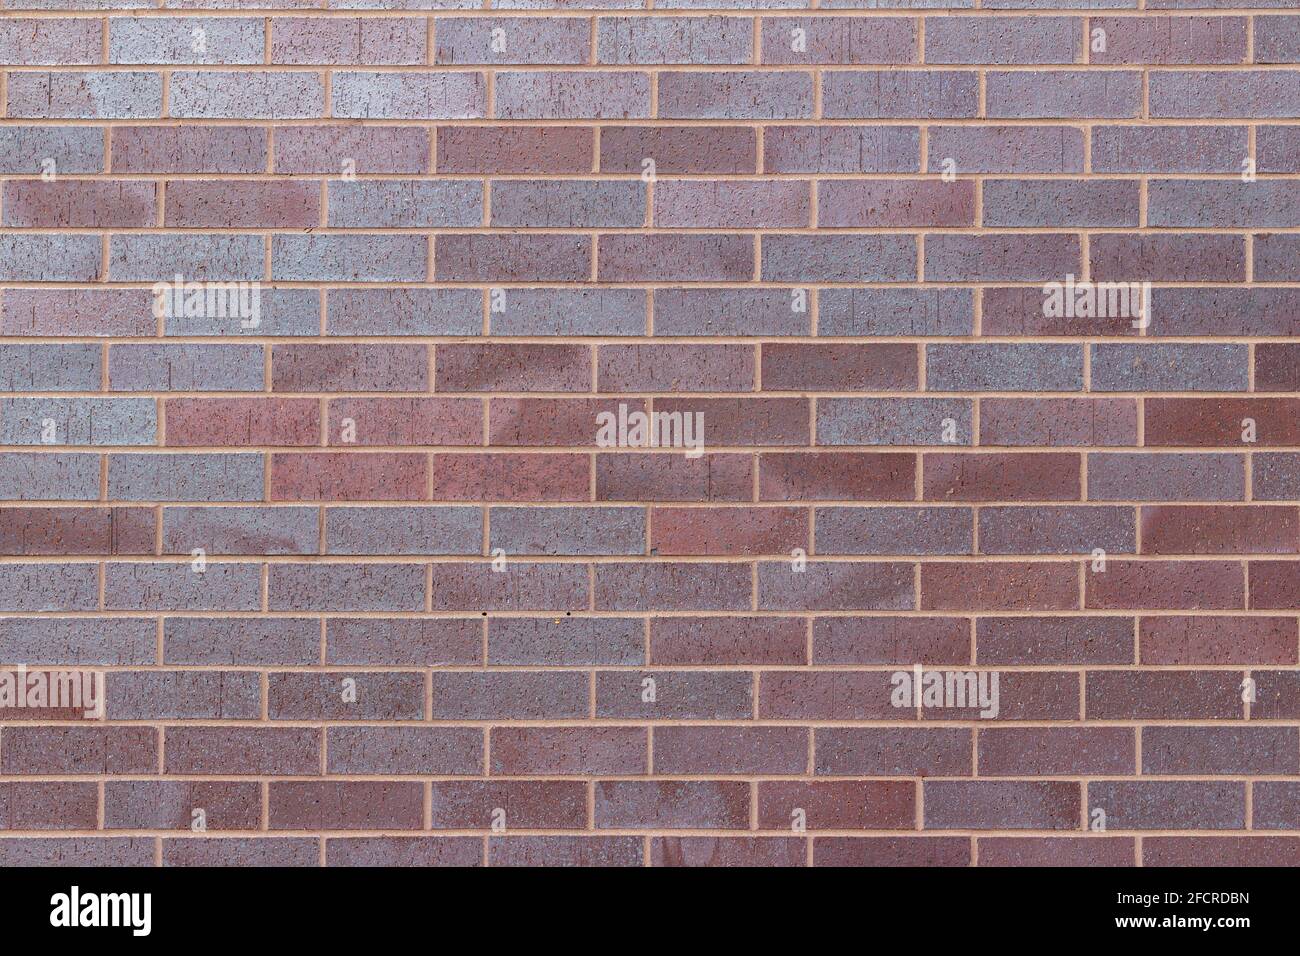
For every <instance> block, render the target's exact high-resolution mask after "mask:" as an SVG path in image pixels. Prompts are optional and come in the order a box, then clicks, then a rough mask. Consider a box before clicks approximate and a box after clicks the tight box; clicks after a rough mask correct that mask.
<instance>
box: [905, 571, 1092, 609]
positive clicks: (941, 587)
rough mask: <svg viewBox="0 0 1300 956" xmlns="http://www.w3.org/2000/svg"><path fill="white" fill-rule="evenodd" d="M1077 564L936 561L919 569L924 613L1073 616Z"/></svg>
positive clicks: (1075, 597)
mask: <svg viewBox="0 0 1300 956" xmlns="http://www.w3.org/2000/svg"><path fill="white" fill-rule="evenodd" d="M1078 591H1079V583H1078V571H1077V570H1076V568H1075V566H1074V564H1073V563H1057V562H1053V563H1051V564H1033V563H1028V562H1012V561H1000V562H985V563H970V564H958V563H955V562H946V561H936V562H932V563H926V564H922V565H921V610H926V611H950V610H961V609H973V610H990V611H999V610H1002V611H1012V610H1015V611H1070V610H1074V609H1075V608H1077V607H1078V606H1079V595H1078Z"/></svg>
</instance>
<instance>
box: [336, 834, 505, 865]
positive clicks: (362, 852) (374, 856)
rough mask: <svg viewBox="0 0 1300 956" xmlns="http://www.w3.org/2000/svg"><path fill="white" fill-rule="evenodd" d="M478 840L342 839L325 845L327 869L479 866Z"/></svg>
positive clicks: (431, 838)
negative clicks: (347, 867) (345, 867)
mask: <svg viewBox="0 0 1300 956" xmlns="http://www.w3.org/2000/svg"><path fill="white" fill-rule="evenodd" d="M482 862H483V841H482V840H480V839H479V838H477V837H344V838H342V839H331V840H327V841H326V842H325V865H326V866H479V865H481V864H482Z"/></svg>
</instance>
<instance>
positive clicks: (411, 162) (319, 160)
mask: <svg viewBox="0 0 1300 956" xmlns="http://www.w3.org/2000/svg"><path fill="white" fill-rule="evenodd" d="M312 22H313V23H331V22H333V21H331V20H313V21H312ZM377 22H381V23H382V22H383V21H377ZM226 128H228V127H223V129H226ZM256 131H257V132H258V133H262V134H263V136H265V131H264V130H261V129H258V130H256ZM192 132H196V133H198V132H202V131H201V130H195V131H192ZM115 142H116V141H115ZM265 152H266V149H265V146H263V147H262V153H263V155H265ZM114 159H115V160H116V156H114ZM429 159H430V152H429V136H428V133H427V132H426V131H424V130H422V129H416V128H414V127H409V126H277V127H276V128H275V158H274V163H275V171H276V172H278V173H339V172H342V171H343V169H344V163H345V162H346V161H350V162H351V164H352V167H353V168H354V169H355V170H356V172H357V173H423V172H426V171H427V170H428V169H429ZM263 168H265V162H263V163H262V164H260V165H259V167H258V168H257V169H256V170H247V171H248V172H261V170H262V169H263ZM175 171H176V172H181V170H175ZM218 171H220V170H218ZM244 171H245V170H231V172H244ZM452 171H454V170H452Z"/></svg>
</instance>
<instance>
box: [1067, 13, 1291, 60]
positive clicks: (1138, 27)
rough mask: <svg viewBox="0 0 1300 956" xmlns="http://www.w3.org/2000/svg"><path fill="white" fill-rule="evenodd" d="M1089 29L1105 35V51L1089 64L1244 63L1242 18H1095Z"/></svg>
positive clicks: (1095, 56)
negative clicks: (1099, 31) (1100, 31)
mask: <svg viewBox="0 0 1300 956" xmlns="http://www.w3.org/2000/svg"><path fill="white" fill-rule="evenodd" d="M1265 19H1269V18H1265ZM1088 26H1089V29H1092V30H1105V31H1106V49H1105V50H1102V51H1099V52H1095V53H1093V55H1092V56H1091V57H1090V58H1089V62H1091V63H1126V64H1127V63H1141V64H1160V65H1165V64H1171V63H1244V62H1245V60H1246V18H1245V17H1152V18H1149V19H1144V18H1140V17H1139V18H1134V19H1132V20H1129V19H1128V18H1120V17H1094V18H1092V19H1090V20H1089V21H1088ZM1261 62H1267V61H1261Z"/></svg>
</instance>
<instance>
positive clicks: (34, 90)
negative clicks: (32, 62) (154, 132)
mask: <svg viewBox="0 0 1300 956" xmlns="http://www.w3.org/2000/svg"><path fill="white" fill-rule="evenodd" d="M173 82H174V81H173ZM173 89H174V87H173ZM8 96H9V113H8V115H9V116H10V117H32V118H40V119H149V118H156V117H159V116H161V115H162V74H161V73H153V72H127V71H123V72H78V73H68V72H63V73H59V72H40V71H31V72H23V73H10V74H9V93H8ZM173 96H174V94H173Z"/></svg>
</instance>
